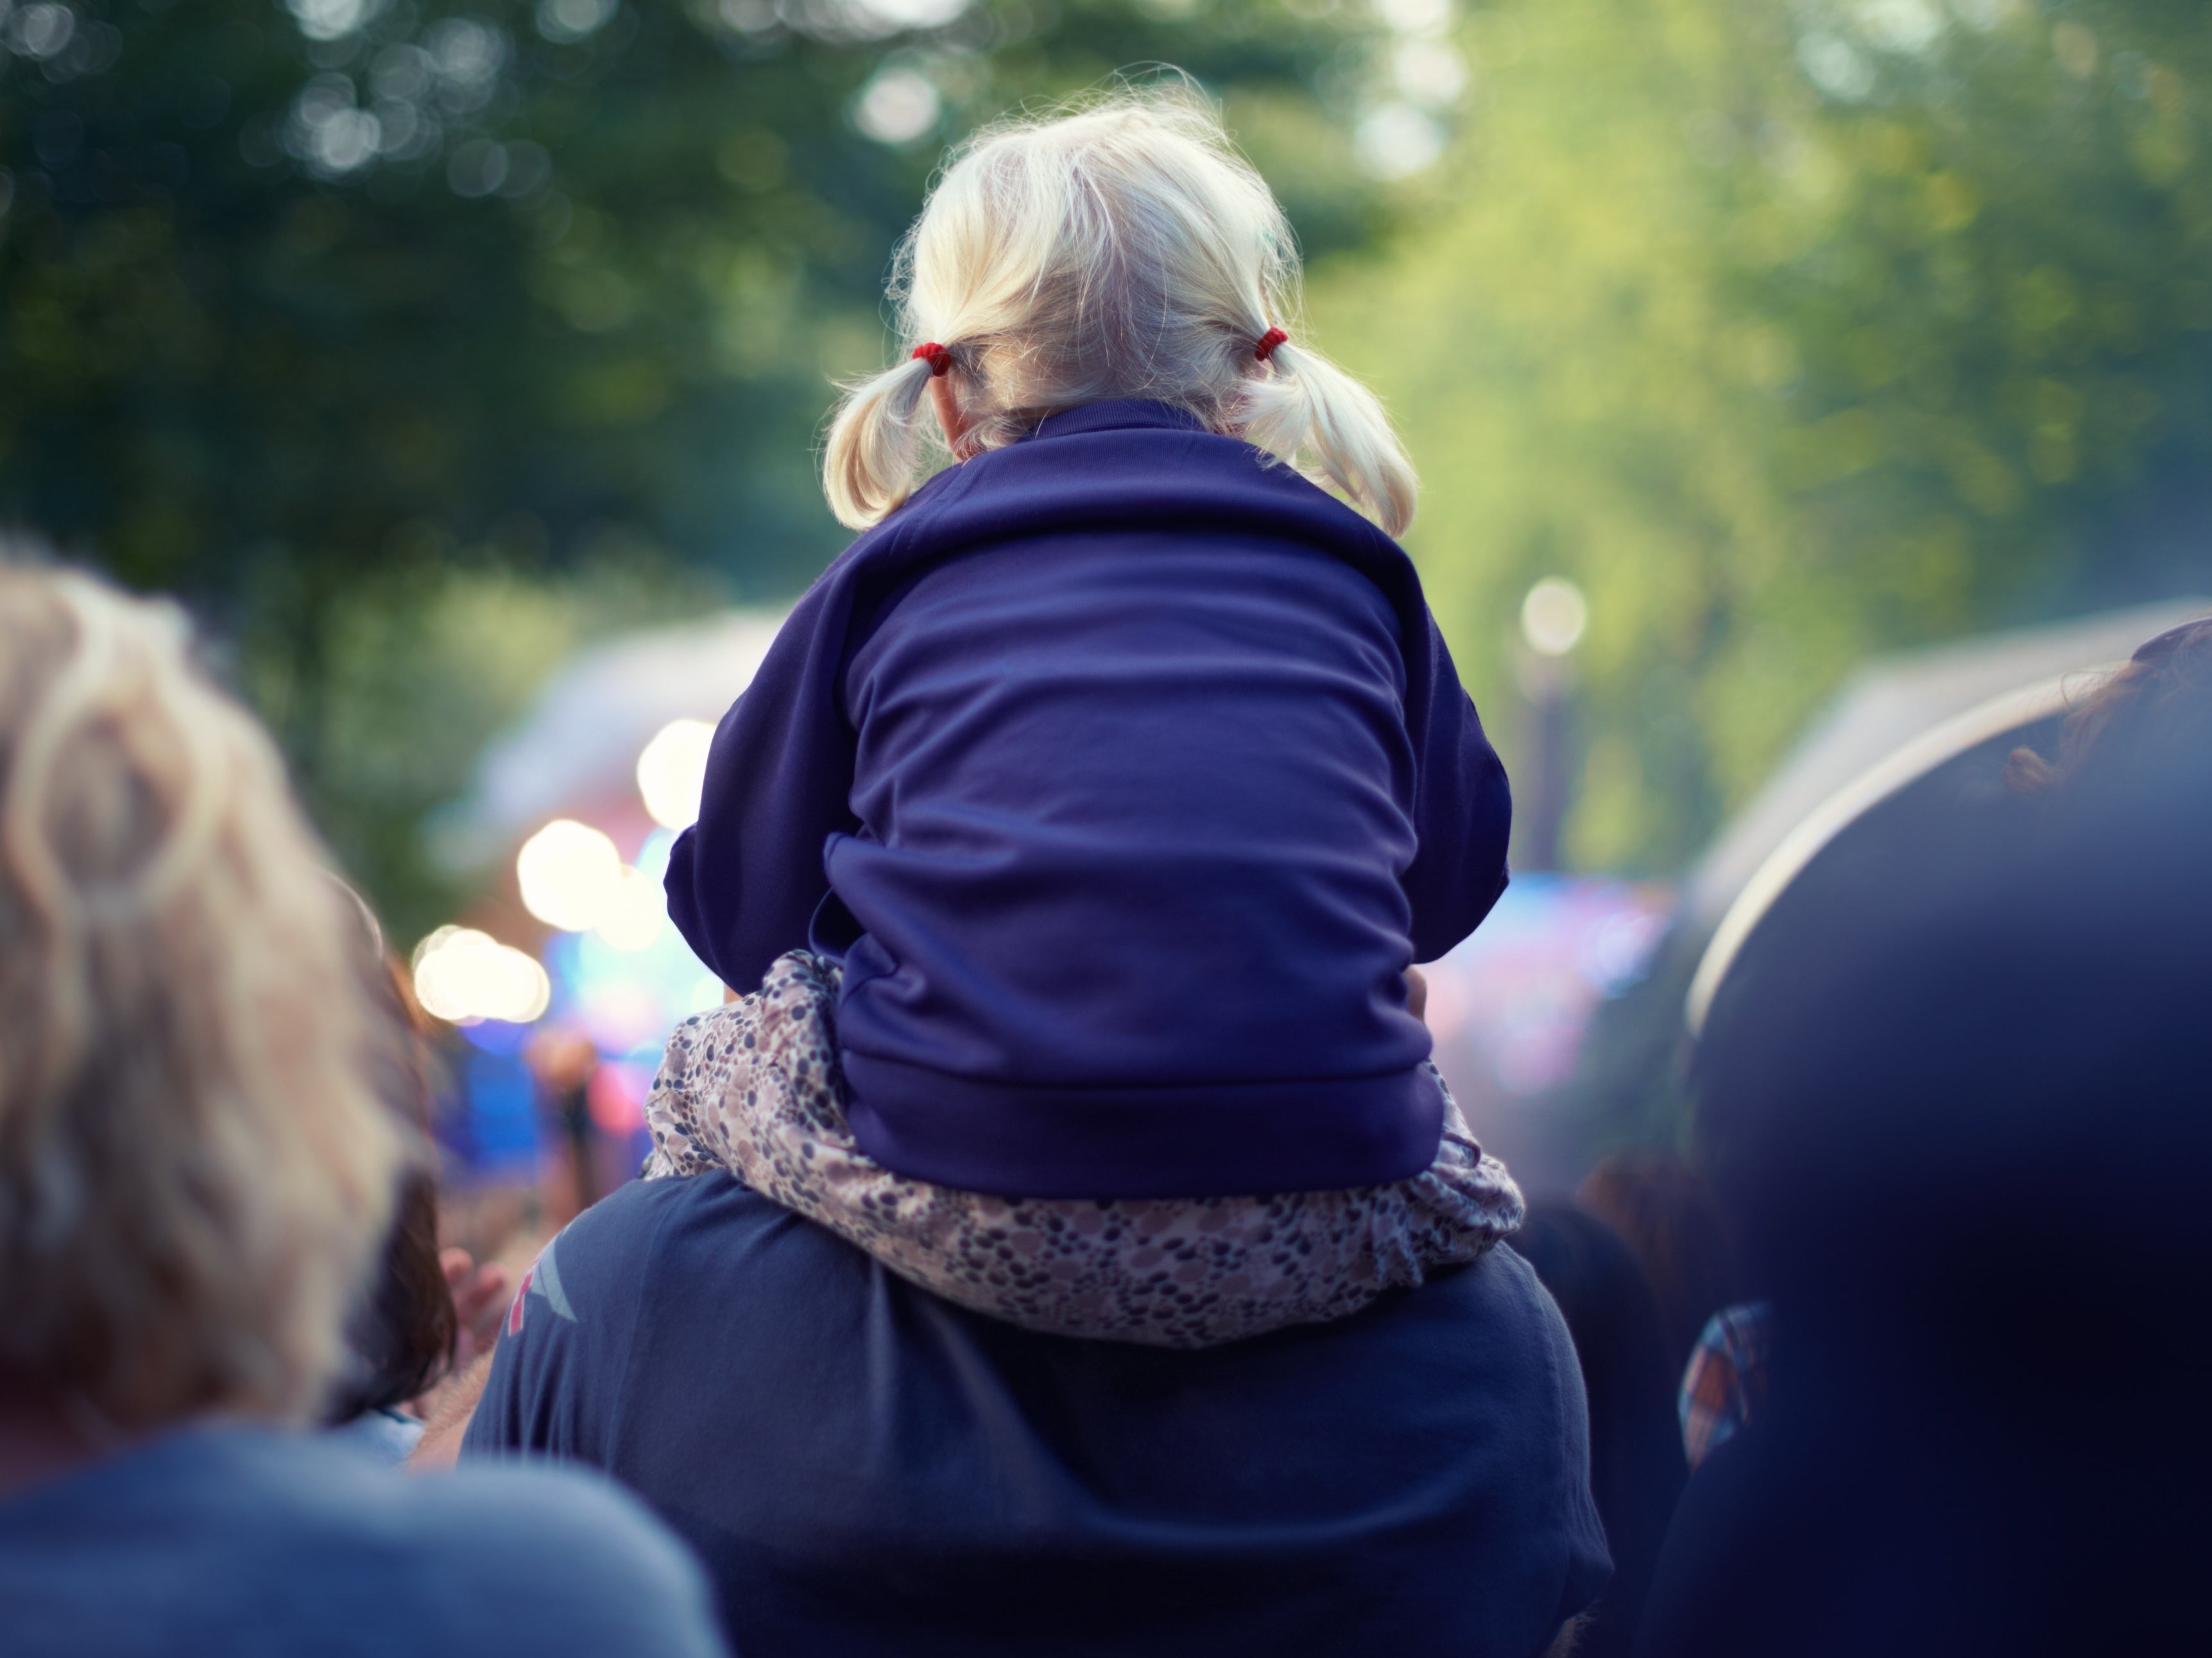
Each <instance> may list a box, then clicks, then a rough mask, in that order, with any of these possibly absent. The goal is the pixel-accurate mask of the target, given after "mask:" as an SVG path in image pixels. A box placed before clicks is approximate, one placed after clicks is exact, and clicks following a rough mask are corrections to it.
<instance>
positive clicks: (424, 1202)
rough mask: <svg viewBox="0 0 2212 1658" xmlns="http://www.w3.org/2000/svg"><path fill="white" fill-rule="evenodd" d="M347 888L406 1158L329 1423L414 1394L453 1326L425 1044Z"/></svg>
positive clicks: (436, 1373) (349, 1334)
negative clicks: (383, 1033) (385, 1036)
mask: <svg viewBox="0 0 2212 1658" xmlns="http://www.w3.org/2000/svg"><path fill="white" fill-rule="evenodd" d="M345 891H346V893H347V896H349V898H351V900H352V901H353V903H354V905H355V907H356V919H357V922H358V925H357V927H356V945H357V947H358V949H357V960H356V965H357V966H358V968H359V969H360V971H361V974H362V981H363V982H364V984H365V985H366V987H367V988H368V993H369V998H370V999H371V1001H372V1002H373V1003H374V1005H375V1006H376V1007H377V1008H378V1009H379V1010H380V1011H381V1012H382V1014H383V1016H384V1018H383V1021H382V1023H383V1026H384V1027H385V1029H388V1031H389V1033H390V1040H388V1041H386V1042H381V1043H380V1044H379V1045H378V1047H377V1049H376V1050H375V1057H376V1060H377V1065H376V1073H375V1074H376V1076H377V1079H378V1084H379V1091H380V1093H381V1094H382V1095H383V1096H384V1098H385V1101H386V1103H387V1105H388V1106H389V1107H390V1108H391V1109H392V1114H393V1117H394V1120H395V1121H397V1122H398V1124H399V1125H400V1127H402V1129H403V1131H404V1133H405V1135H406V1137H407V1139H408V1140H409V1142H410V1151H411V1153H412V1155H410V1157H409V1158H408V1159H407V1161H406V1163H405V1165H404V1167H403V1168H402V1169H401V1171H400V1175H399V1182H398V1190H397V1192H396V1193H395V1196H394V1200H393V1209H392V1225H391V1228H390V1230H388V1231H387V1232H386V1235H385V1239H384V1249H383V1253H382V1254H381V1255H380V1258H379V1259H378V1260H377V1262H376V1265H375V1267H374V1274H373V1276H372V1277H371V1278H370V1279H369V1282H368V1284H366V1285H365V1286H363V1289H362V1295H361V1298H360V1299H359V1301H358V1302H357V1303H356V1305H355V1307H354V1310H353V1314H352V1316H351V1317H350V1318H349V1319H348V1320H347V1321H346V1346H347V1349H348V1362H347V1363H346V1366H345V1368H344V1370H343V1371H342V1372H341V1374H340V1375H339V1376H338V1378H337V1382H336V1384H335V1386H334V1387H333V1388H332V1389H331V1398H330V1400H329V1402H328V1404H327V1405H326V1406H325V1418H326V1419H327V1420H329V1421H331V1422H332V1423H343V1422H349V1421H351V1420H352V1419H353V1418H356V1417H357V1416H359V1415H361V1414H362V1412H365V1411H376V1410H392V1409H396V1408H397V1407H398V1406H402V1405H404V1404H406V1403H407V1402H408V1401H409V1400H415V1399H419V1398H420V1397H421V1396H422V1394H424V1393H425V1392H426V1391H428V1388H430V1387H431V1385H432V1384H433V1383H435V1382H437V1381H438V1380H439V1379H440V1378H441V1377H442V1376H444V1374H445V1373H446V1371H447V1369H448V1368H449V1367H450V1366H451V1365H452V1363H453V1351H454V1342H455V1339H456V1337H457V1335H458V1333H459V1316H458V1315H457V1314H456V1312H455V1309H454V1307H453V1289H452V1286H451V1285H450V1284H448V1283H447V1278H446V1272H445V1268H444V1266H443V1265H442V1264H441V1260H440V1258H439V1243H438V1186H437V1180H436V1176H435V1172H434V1171H435V1163H434V1160H433V1153H432V1150H431V1147H432V1145H433V1142H432V1139H431V1124H430V1112H431V1089H430V1075H429V1064H428V1043H427V1042H426V1041H425V1040H424V1038H423V1036H422V1030H421V1027H420V1023H419V1022H418V1018H417V1016H416V1011H415V1007H414V1004H413V1001H412V999H411V998H410V996H409V995H408V993H407V989H406V985H405V982H404V976H403V973H402V969H401V968H400V966H399V964H398V963H397V962H396V961H394V960H393V959H392V957H391V956H390V955H388V954H387V953H386V949H385V943H384V930H383V928H382V926H380V925H379V924H378V922H377V920H376V916H375V913H374V911H372V910H371V909H370V908H369V907H368V903H367V902H366V901H365V900H363V899H362V898H361V896H359V895H358V894H357V893H355V892H354V891H353V890H352V889H351V888H346V889H345Z"/></svg>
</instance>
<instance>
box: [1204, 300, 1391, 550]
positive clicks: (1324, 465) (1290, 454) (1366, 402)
mask: <svg viewBox="0 0 2212 1658" xmlns="http://www.w3.org/2000/svg"><path fill="white" fill-rule="evenodd" d="M1255 332H1256V331H1255ZM1238 425H1239V428H1240V429H1239V435H1241V436H1242V437H1243V439H1244V440H1245V441H1246V442H1247V443H1249V444H1252V445H1254V446H1255V447H1258V448H1261V449H1265V450H1266V451H1267V452H1268V453H1270V454H1272V455H1274V456H1276V457H1277V458H1278V459H1281V460H1284V461H1286V462H1295V461H1296V460H1297V458H1298V457H1299V456H1300V455H1302V454H1303V455H1308V456H1310V457H1311V458H1312V459H1314V460H1315V461H1316V462H1318V463H1319V465H1320V466H1321V470H1322V472H1323V473H1324V474H1325V475H1326V476H1327V477H1328V480H1329V481H1330V482H1331V483H1334V484H1335V485H1336V487H1337V488H1338V489H1341V490H1342V491H1343V492H1344V493H1345V495H1346V496H1347V497H1348V498H1349V499H1350V500H1351V501H1352V505H1354V506H1355V507H1358V508H1359V510H1360V511H1362V512H1363V513H1366V514H1367V515H1368V517H1370V518H1371V519H1374V520H1375V521H1376V523H1377V524H1379V525H1382V526H1383V529H1384V530H1386V531H1389V533H1390V534H1392V535H1394V536H1395V535H1397V534H1399V533H1400V532H1401V531H1403V530H1404V529H1405V527H1406V525H1408V524H1410V523H1411V522H1412V521H1413V497H1414V491H1415V479H1414V476H1413V462H1412V461H1410V460H1408V459H1407V458H1406V452H1405V450H1404V449H1403V448H1402V447H1401V446H1400V445H1399V442H1398V436H1397V434H1396V433H1395V432H1393V431H1392V430H1391V429H1390V420H1389V416H1387V415H1385V414H1384V413H1383V405H1382V404H1381V403H1379V402H1378V401H1376V397H1375V394H1374V393H1373V392H1370V391H1369V390H1368V389H1367V388H1366V387H1365V386H1362V385H1361V384H1360V383H1359V382H1358V380H1354V379H1352V376H1351V375H1349V374H1346V373H1345V372H1344V371H1343V370H1342V369H1341V368H1339V367H1337V366H1336V365H1335V364H1334V363H1333V362H1331V361H1329V360H1328V358H1326V357H1324V356H1322V355H1321V354H1320V353H1319V352H1316V351H1309V350H1307V349H1305V348H1304V347H1303V346H1298V345H1293V344H1290V343H1286V342H1285V343H1276V344H1274V345H1273V346H1271V347H1270V348H1269V349H1268V353H1267V369H1266V370H1263V371H1262V372H1261V374H1259V375H1257V376H1256V377H1255V378H1254V379H1252V380H1249V382H1248V383H1247V388H1246V391H1245V395H1244V401H1243V410H1242V416H1241V419H1240V420H1239V422H1238Z"/></svg>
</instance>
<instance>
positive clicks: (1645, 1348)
mask: <svg viewBox="0 0 2212 1658" xmlns="http://www.w3.org/2000/svg"><path fill="white" fill-rule="evenodd" d="M1512 1246H1513V1248H1514V1249H1515V1250H1516V1252H1518V1253H1519V1254H1520V1255H1521V1256H1522V1259H1524V1260H1527V1261H1528V1264H1529V1265H1530V1266H1533V1267H1534V1268H1535V1269H1536V1276H1537V1277H1538V1278H1541V1279H1542V1280H1543V1282H1544V1287H1545V1288H1546V1289H1547V1290H1548V1291H1551V1294H1552V1299H1553V1301H1555V1302H1557V1303H1559V1313H1560V1315H1561V1316H1562V1317H1564V1318H1565V1320H1566V1323H1567V1333H1568V1334H1570V1335H1571V1336H1572V1337H1573V1338H1574V1343H1575V1356H1576V1357H1577V1359H1578V1360H1579V1361H1580V1363H1581V1365H1582V1373H1583V1392H1584V1394H1585V1395H1586V1396H1587V1398H1588V1400H1589V1451H1590V1495H1591V1497H1593V1498H1595V1501H1596V1503H1597V1511H1598V1517H1599V1518H1600V1519H1601V1520H1602V1521H1604V1522H1605V1535H1606V1542H1607V1546H1608V1547H1609V1548H1610V1549H1611V1551H1612V1554H1613V1581H1612V1582H1611V1583H1610V1584H1608V1585H1607V1588H1606V1591H1605V1594H1604V1597H1603V1598H1602V1599H1601V1600H1599V1602H1598V1603H1597V1606H1595V1608H1594V1609H1593V1611H1592V1612H1591V1614H1590V1617H1589V1620H1588V1622H1587V1625H1586V1626H1585V1627H1584V1628H1583V1631H1582V1632H1581V1634H1580V1636H1579V1637H1578V1638H1577V1642H1576V1644H1575V1651H1576V1652H1577V1654H1580V1655H1583V1658H1605V1655H1608V1654H1615V1653H1618V1654H1626V1653H1627V1652H1628V1651H1629V1650H1630V1649H1632V1646H1633V1644H1634V1642H1635V1637H1636V1626H1637V1621H1638V1618H1639V1617H1640V1616H1641V1614H1642V1612H1643V1610H1644V1595H1645V1594H1646V1593H1647V1592H1648V1591H1649V1589H1650V1582H1651V1570H1652V1565H1653V1563H1654V1562H1655V1561H1656V1559H1657V1558H1658V1554H1659V1544H1660V1540H1661V1539H1662V1537H1663V1536H1665V1534H1666V1530H1667V1521H1668V1518H1669V1516H1671V1515H1673V1513H1674V1500H1675V1498H1676V1497H1679V1496H1680V1494H1681V1490H1682V1484H1683V1481H1684V1479H1686V1476H1687V1472H1688V1471H1687V1469H1686V1467H1685V1466H1684V1464H1683V1461H1682V1439H1681V1435H1680V1432H1679V1431H1678V1430H1677V1429H1676V1427H1675V1421H1674V1384H1675V1378H1676V1376H1677V1374H1678V1372H1677V1371H1675V1370H1674V1369H1673V1368H1672V1367H1671V1366H1670V1364H1669V1362H1668V1351H1667V1343H1666V1338H1665V1336H1664V1334H1663V1333H1662V1331H1661V1328H1660V1323H1659V1307H1658V1303H1657V1302H1656V1300H1655V1299H1654V1298H1653V1297H1652V1294H1651V1286H1650V1284H1649V1283H1647V1282H1646V1281H1645V1278H1644V1271H1643V1268H1642V1267H1641V1266H1638V1264H1637V1260H1636V1257H1635V1256H1634V1255H1633V1254H1631V1253H1630V1252H1629V1248H1628V1246H1627V1245H1626V1243H1624V1242H1622V1241H1621V1240H1620V1237H1619V1236H1617V1235H1615V1233H1614V1232H1613V1229H1612V1228H1611V1227H1609V1226H1607V1224H1605V1223H1604V1222H1603V1221H1601V1220H1599V1219H1598V1218H1596V1217H1595V1216H1593V1215H1589V1214H1585V1213H1584V1212H1583V1211H1581V1210H1580V1209H1577V1208H1576V1207H1574V1206H1572V1205H1570V1204H1565V1203H1560V1202H1545V1201H1541V1200H1540V1201H1538V1202H1534V1203H1531V1204H1530V1205H1529V1206H1528V1217H1527V1218H1526V1219H1524V1220H1523V1221H1522V1224H1521V1230H1520V1231H1518V1232H1517V1233H1516V1234H1515V1235H1514V1236H1513V1239H1512Z"/></svg>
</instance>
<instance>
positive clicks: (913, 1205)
mask: <svg viewBox="0 0 2212 1658" xmlns="http://www.w3.org/2000/svg"><path fill="white" fill-rule="evenodd" d="M836 973H837V969H836V968H835V967H834V966H831V965H830V964H829V963H825V962H823V961H822V960H821V959H820V958H818V957H812V956H809V955H806V954H805V953H804V952H793V954H791V955H788V956H786V957H782V958H781V960H779V961H778V962H777V963H775V967H774V968H772V969H770V970H769V975H768V978H767V979H766V981H764V982H763V985H762V987H761V988H760V990H759V991H758V992H757V993H754V994H753V995H750V996H746V997H742V998H740V999H738V1000H737V1001H735V1002H732V1003H731V1004H729V1005H726V1006H725V1007H722V1008H720V1009H718V1010H716V1011H714V1012H712V1013H707V1014H702V1015H700V1016H698V1017H696V1018H693V1019H690V1020H687V1021H685V1022H684V1024H683V1025H682V1026H681V1027H679V1028H678V1031H677V1033H676V1035H675V1036H674V1038H672V1039H671V1042H670V1043H669V1048H668V1057H667V1059H666V1060H665V1062H664V1064H663V1066H662V1068H661V1074H660V1076H659V1078H657V1079H656V1080H655V1082H654V1084H653V1095H652V1097H651V1098H650V1099H649V1100H648V1102H647V1107H646V1115H647V1121H649V1122H650V1123H651V1124H652V1127H653V1141H654V1150H653V1157H652V1158H651V1159H650V1160H649V1161H648V1163H647V1168H646V1175H647V1178H655V1177H658V1176H662V1175H684V1174H693V1173H697V1172H700V1171H701V1170H702V1169H713V1168H723V1169H731V1170H732V1171H734V1172H735V1173H736V1174H737V1175H738V1176H739V1178H741V1179H742V1180H744V1182H745V1183H746V1184H747V1185H748V1186H750V1187H753V1188H754V1189H755V1190H756V1191H757V1192H759V1193H762V1194H763V1196H765V1197H769V1198H772V1199H775V1201H776V1202H778V1203H781V1204H782V1205H784V1206H786V1207H787V1208H790V1209H793V1210H794V1211H796V1212H799V1213H800V1214H802V1215H805V1216H806V1217H808V1218H810V1219H812V1220H814V1221H816V1222H818V1223H819V1224H822V1225H824V1226H827V1227H829V1229H830V1230H833V1231H835V1232H836V1233H838V1234H839V1235H841V1236H843V1237H845V1238H848V1239H849V1240H850V1241H851V1242H854V1243H856V1244H858V1245H859V1246H860V1248H864V1249H866V1251H867V1252H868V1253H869V1254H872V1255H874V1256H875V1257H876V1258H877V1259H878V1260H880V1261H882V1262H883V1263H884V1265H885V1266H889V1267H890V1269H891V1270H892V1271H894V1272H897V1273H899V1274H900V1275H901V1276H902V1277H904V1278H909V1279H911V1280H912V1281H914V1282H915V1283H916V1284H921V1285H922V1286H923V1287H924V1288H925V1289H927V1290H930V1291H934V1292H935V1293H937V1294H939V1295H941V1296H943V1297H945V1298H946V1299H947V1300H950V1301H954V1302H957V1303H960V1304H961V1305H963V1306H965V1307H969V1308H973V1309H975V1310H977V1311H979V1312H983V1313H987V1314H990V1315H994V1316H996V1317H999V1318H1003V1319H1006V1320H1007V1321H1010V1322H1012V1323H1016V1324H1020V1325H1024V1326H1026V1327H1030V1328H1032V1329H1039V1330H1045V1331H1050V1332H1053V1333H1058V1334H1063V1335H1077V1336H1089V1337H1097V1338H1103V1339H1113V1340H1121V1341H1135V1342H1142V1343H1146V1344H1148V1345H1158V1346H1173V1347H1194V1346H1206V1345H1212V1344H1214V1343H1218V1342H1223V1341H1231V1340H1235V1339H1237V1338H1239V1337H1242V1336H1247V1335H1256V1334H1258V1333H1261V1332H1262V1331H1266V1330H1272V1329H1278V1328H1280V1327H1283V1326H1285V1325H1288V1324H1303V1323H1311V1322H1316V1321H1322V1320H1327V1319H1333V1318H1340V1317H1343V1316H1344V1315H1347V1314H1350V1313H1353V1312H1357V1311H1358V1309H1360V1308H1362V1307H1364V1306H1365V1305H1367V1303H1370V1302H1371V1301H1373V1300H1374V1299H1375V1298H1376V1297H1377V1296H1379V1295H1381V1294H1382V1293H1383V1291H1386V1290H1389V1289H1394V1288H1398V1287H1401V1286H1405V1285H1411V1284H1419V1283H1420V1282H1421V1281H1422V1279H1423V1278H1424V1277H1425V1275H1426V1274H1427V1273H1428V1272H1431V1271H1433V1270H1435V1269H1436V1268H1437V1267H1439V1266H1449V1265H1452V1264H1455V1263H1458V1262H1462V1261H1466V1260H1473V1259H1474V1257H1475V1256H1477V1255H1479V1254H1481V1253H1482V1251H1483V1250H1485V1249H1486V1248H1489V1247H1490V1245H1491V1244H1492V1243H1493V1242H1496V1241H1497V1240H1498V1238H1500V1237H1502V1236H1505V1235H1506V1234H1508V1233H1510V1232H1511V1231H1512V1230H1514V1229H1516V1227H1518V1226H1519V1225H1520V1224H1521V1216H1522V1200H1521V1193H1520V1192H1519V1190H1518V1189H1517V1188H1516V1187H1515V1186H1514V1184H1513V1181H1512V1177H1511V1176H1510V1175H1508V1174H1507V1173H1506V1172H1505V1169H1504V1166H1503V1165H1502V1164H1500V1163H1498V1161H1497V1160H1496V1159H1495V1158H1493V1157H1486V1156H1484V1155H1483V1152H1482V1151H1481V1148H1480V1146H1478V1145H1475V1144H1474V1141H1473V1139H1470V1138H1469V1137H1468V1133H1467V1125H1466V1123H1465V1121H1463V1120H1462V1118H1461V1116H1460V1114H1459V1110H1458V1108H1457V1106H1456V1105H1455V1104H1453V1103H1452V1102H1451V1100H1450V1096H1449V1093H1448V1092H1447V1093H1446V1095H1445V1105H1446V1133H1445V1138H1444V1142H1443V1146H1442V1147H1441V1148H1440V1149H1439V1151H1438V1153H1437V1161H1436V1163H1435V1164H1434V1165H1432V1166H1431V1168H1430V1169H1428V1170H1427V1171H1426V1172H1425V1173H1423V1174H1420V1175H1416V1176H1414V1177H1413V1179H1411V1180H1407V1181H1399V1182H1397V1183H1396V1184H1395V1185H1392V1186H1383V1187H1372V1186H1370V1187H1352V1188H1350V1189H1347V1190H1344V1191H1334V1192H1301V1193H1282V1194H1279V1195H1276V1196H1271V1197H1250V1198H1200V1199H1108V1200H1098V1201H1091V1200H1087V1199H1022V1198H1004V1197H997V1196H994V1195H992V1194H989V1193H976V1192H963V1191H958V1190H956V1189H954V1188H952V1187H942V1186H933V1185H931V1184H929V1183H928V1182H927V1181H915V1180H909V1179H907V1178H906V1177H905V1176H903V1175H895V1174H893V1173H891V1172H890V1170H889V1169H884V1168H883V1167H882V1166H881V1165H880V1164H878V1163H874V1162H873V1161H872V1160H871V1159H870V1158H869V1157H867V1155H866V1153H865V1152H863V1151H860V1148H859V1146H858V1145H855V1144H854V1140H853V1138H852V1134H851V1131H850V1130H849V1129H848V1127H846V1124H845V1119H844V1113H843V1110H842V1105H841V1103H840V1098H839V1090H840V1086H841V1079H840V1078H839V1077H838V1075H837V1071H836V1042H835V1039H834V1029H833V1016H834V1011H835V1008H836ZM1437 1087H1438V1088H1439V1089H1441V1088H1443V1078H1440V1077H1439V1078H1437Z"/></svg>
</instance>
